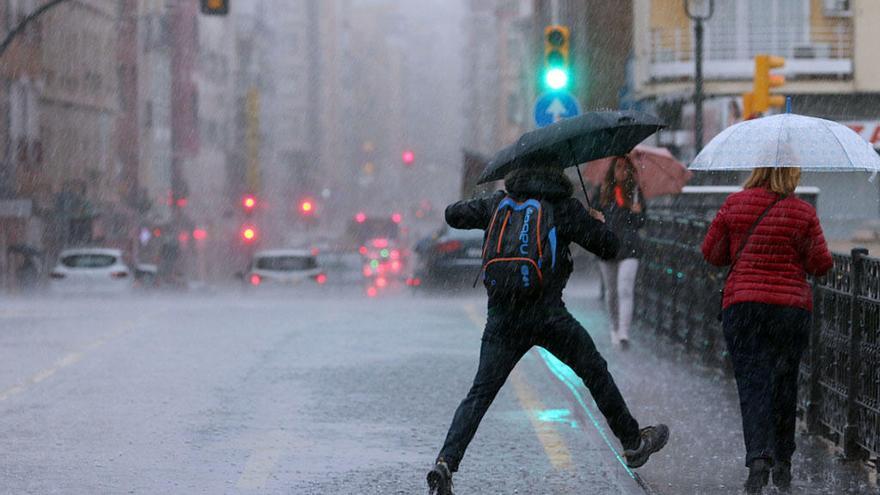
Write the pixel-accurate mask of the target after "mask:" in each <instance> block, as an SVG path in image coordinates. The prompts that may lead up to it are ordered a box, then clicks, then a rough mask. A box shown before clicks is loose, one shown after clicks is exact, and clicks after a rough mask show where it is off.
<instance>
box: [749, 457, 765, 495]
mask: <svg viewBox="0 0 880 495" xmlns="http://www.w3.org/2000/svg"><path fill="white" fill-rule="evenodd" d="M769 479H770V463H769V462H767V460H766V459H755V460H754V461H752V464H751V465H750V466H749V478H748V479H747V480H746V485H745V488H746V493H747V494H749V495H760V494H761V493H762V492H763V491H764V487H765V486H767V482H768V481H769Z"/></svg>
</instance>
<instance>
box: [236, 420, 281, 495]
mask: <svg viewBox="0 0 880 495" xmlns="http://www.w3.org/2000/svg"><path fill="white" fill-rule="evenodd" d="M289 436H290V434H289V432H286V431H283V430H277V431H273V432H269V433H267V434H265V435H263V436H262V438H260V439H259V440H258V441H257V444H256V445H255V446H254V447H253V448H252V449H251V455H250V456H249V457H248V460H247V463H246V464H245V466H244V471H242V473H241V476H240V477H239V479H238V484H237V487H238V488H239V489H240V490H259V489H262V488H263V487H265V486H266V481H268V480H269V476H271V475H272V471H273V470H274V469H275V465H276V464H278V461H279V460H281V456H282V455H283V454H284V450H285V449H284V447H285V446H286V445H288V444H289V443H290V442H289Z"/></svg>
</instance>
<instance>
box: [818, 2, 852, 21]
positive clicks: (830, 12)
mask: <svg viewBox="0 0 880 495" xmlns="http://www.w3.org/2000/svg"><path fill="white" fill-rule="evenodd" d="M850 3H851V2H850V0H823V5H822V6H823V8H824V9H823V10H824V12H825V15H827V16H828V17H849V16H851V15H852V10H851V6H850Z"/></svg>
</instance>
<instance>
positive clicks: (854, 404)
mask: <svg viewBox="0 0 880 495" xmlns="http://www.w3.org/2000/svg"><path fill="white" fill-rule="evenodd" d="M709 223H710V221H709V220H707V219H706V215H705V214H704V213H702V212H693V210H692V214H690V215H689V214H687V213H684V214H682V213H681V212H679V213H676V214H673V213H671V212H670V211H666V212H661V213H660V214H653V215H651V216H650V217H649V219H648V222H647V225H646V227H645V229H644V231H643V240H644V256H643V258H642V263H641V268H640V270H639V274H638V279H637V283H636V311H635V315H636V316H635V318H636V323H637V325H638V326H640V327H641V328H642V329H645V330H648V331H650V330H653V331H654V332H656V333H657V334H658V335H659V336H661V338H664V340H668V341H671V342H672V343H674V345H676V346H679V347H680V348H682V349H683V350H685V351H686V352H688V353H690V354H692V355H694V356H696V357H698V358H699V359H701V360H702V362H703V363H704V364H705V365H708V366H710V367H715V368H721V369H724V370H725V371H727V372H729V371H730V365H729V362H728V353H727V348H726V345H725V343H724V338H723V335H722V331H721V323H719V322H718V320H717V315H718V312H719V310H720V303H721V301H720V299H721V293H720V290H721V288H722V287H723V283H724V277H725V275H726V269H724V268H716V267H712V266H710V265H709V264H708V263H706V262H705V261H704V260H703V256H702V253H701V252H700V244H701V243H702V241H703V238H704V237H705V234H706V230H707V229H708V225H709ZM867 254H868V253H867V251H866V250H853V252H852V253H851V254H849V255H845V254H834V268H833V269H832V270H831V272H830V273H829V274H828V275H827V276H825V277H823V278H821V279H817V280H814V282H813V287H814V311H813V328H812V333H811V336H810V347H809V350H808V351H807V352H806V353H805V356H804V359H803V361H802V364H801V369H800V373H799V378H798V381H799V397H798V412H799V415H800V417H801V419H803V420H804V423H805V425H806V427H807V429H808V431H810V432H811V433H815V434H818V435H822V436H824V437H826V438H828V439H830V440H832V441H833V442H835V443H837V444H838V445H840V446H842V447H843V450H844V453H845V455H846V457H847V458H850V459H866V458H868V457H874V458H876V457H877V456H878V454H880V259H878V258H870V257H868V256H867ZM878 469H880V466H878Z"/></svg>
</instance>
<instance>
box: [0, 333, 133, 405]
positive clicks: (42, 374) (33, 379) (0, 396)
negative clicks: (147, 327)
mask: <svg viewBox="0 0 880 495" xmlns="http://www.w3.org/2000/svg"><path fill="white" fill-rule="evenodd" d="M132 328H134V324H133V323H130V324H128V325H127V326H126V327H125V328H122V329H120V330H117V331H116V332H113V333H111V334H108V335H105V336H103V337H101V338H99V339H97V340H94V341H92V342H90V343H89V344H88V345H86V346H85V347H83V348H82V349H80V350H78V351H74V352H71V353H70V354H67V355H66V356H64V357H62V358H61V359H59V360H58V361H55V363H54V364H53V365H52V366H50V367H48V368H46V369H42V370H40V371H38V372H36V373H34V374H33V375H31V376H30V377H29V378H28V379H26V380H24V381H23V382H21V383H19V384H17V385H14V386H12V387H9V388H7V389H6V390H3V391H2V392H0V402H2V401H5V400H6V399H8V398H10V397H12V396H14V395H18V394H20V393H22V392H24V391H25V390H27V389H28V388H30V387H31V386H33V385H36V384H38V383H40V382H42V381H44V380H46V379H48V378H50V377H52V376H53V375H54V374H55V373H58V372H59V371H61V370H62V369H64V368H67V367H68V366H71V365H74V364H76V363H78V362H79V361H80V360H82V358H83V357H85V355H86V354H88V353H89V352H91V351H93V350H95V349H97V348H98V347H100V346H102V345H104V344H105V343H107V342H108V341H110V340H113V339H115V338H116V337H119V336H120V335H122V334H124V333H126V332H128V331H130V330H131V329H132Z"/></svg>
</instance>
